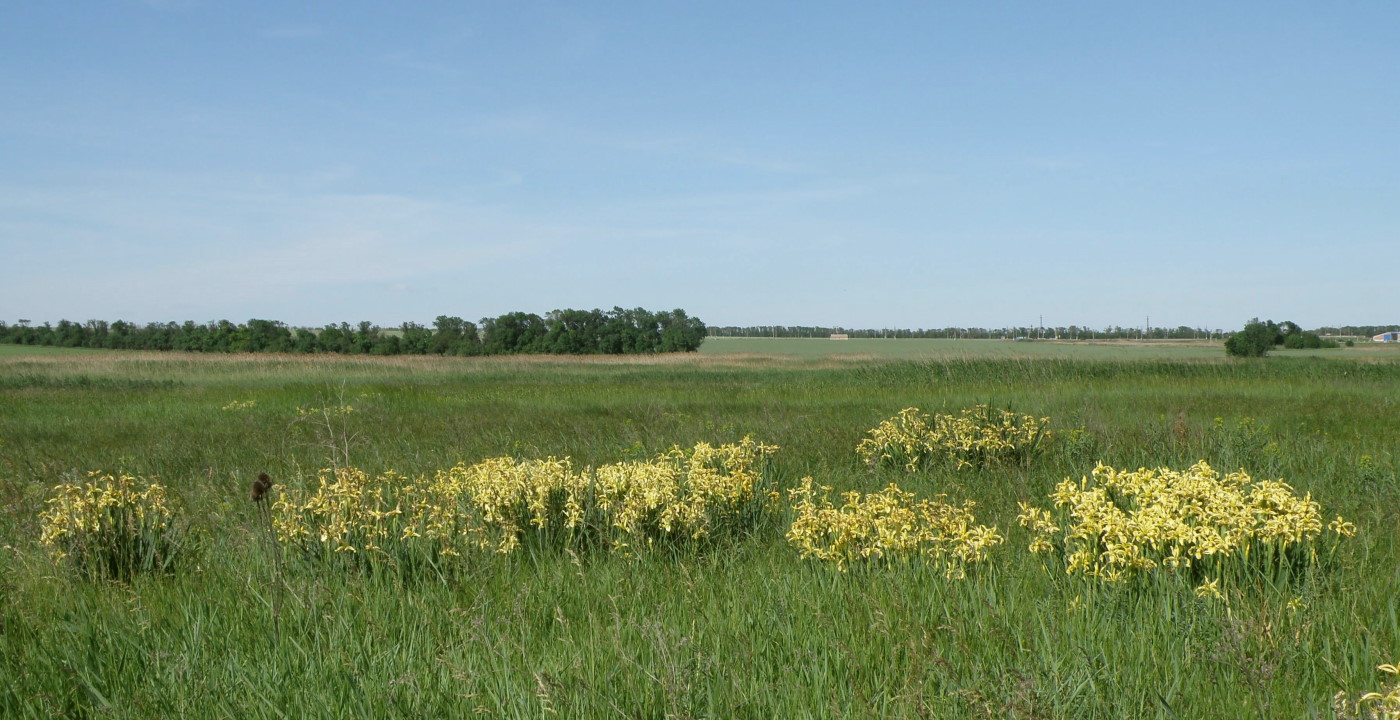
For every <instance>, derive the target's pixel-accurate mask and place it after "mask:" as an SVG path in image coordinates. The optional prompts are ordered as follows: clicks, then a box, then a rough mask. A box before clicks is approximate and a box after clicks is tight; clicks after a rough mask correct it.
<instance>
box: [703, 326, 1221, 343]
mask: <svg viewBox="0 0 1400 720" xmlns="http://www.w3.org/2000/svg"><path fill="white" fill-rule="evenodd" d="M710 335H711V336H712V337H774V338H825V337H830V336H832V335H845V336H847V337H852V338H951V339H981V340H1010V339H1015V338H1036V339H1046V340H1051V339H1056V340H1211V339H1219V338H1221V337H1223V335H1224V331H1223V330H1210V329H1206V328H1193V327H1187V326H1185V325H1182V326H1179V327H1175V328H1169V327H1147V328H1140V327H1136V328H1125V327H1119V326H1117V325H1110V326H1108V327H1104V328H1089V327H1082V326H1079V325H1061V326H1056V327H1031V326H1025V325H1022V326H1017V327H1002V328H980V327H946V328H928V329H923V328H921V329H918V330H910V329H908V328H883V329H871V328H843V327H821V326H809V325H759V326H752V327H737V326H732V325H730V326H724V327H711V328H710Z"/></svg>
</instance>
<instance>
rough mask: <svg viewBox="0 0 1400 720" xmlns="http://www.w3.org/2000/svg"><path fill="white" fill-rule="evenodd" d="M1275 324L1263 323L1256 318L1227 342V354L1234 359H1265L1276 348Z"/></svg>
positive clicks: (1276, 334)
mask: <svg viewBox="0 0 1400 720" xmlns="http://www.w3.org/2000/svg"><path fill="white" fill-rule="evenodd" d="M1271 325H1273V323H1267V324H1266V323H1262V322H1260V321H1259V318H1254V319H1253V320H1250V321H1249V322H1248V323H1246V324H1245V326H1244V329H1243V330H1241V331H1239V332H1237V333H1235V334H1234V335H1231V336H1230V337H1229V338H1227V339H1226V340H1225V354H1226V355H1231V356H1234V357H1264V355H1266V354H1267V353H1268V352H1269V350H1271V349H1273V347H1274V339H1275V338H1276V337H1277V336H1278V331H1277V329H1276V327H1270V326H1271Z"/></svg>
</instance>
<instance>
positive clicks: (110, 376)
mask: <svg viewBox="0 0 1400 720" xmlns="http://www.w3.org/2000/svg"><path fill="white" fill-rule="evenodd" d="M836 345H839V346H840V348H841V349H840V350H832V349H830V348H832V347H833V346H836ZM1389 350H1391V348H1372V347H1357V348H1343V349H1339V350H1332V351H1320V352H1317V353H1313V354H1311V355H1309V354H1306V353H1301V352H1299V353H1286V352H1279V353H1276V354H1275V355H1276V356H1275V357H1270V358H1267V359H1265V360H1263V361H1259V362H1244V361H1233V360H1227V359H1226V358H1224V357H1223V351H1222V350H1220V349H1219V346H1218V345H1217V346H1208V345H1191V344H1173V343H1160V344H1158V343H1148V344H1145V345H1129V344H1122V345H1115V344H1109V345H1094V344H1089V343H1083V344H1074V343H1014V342H999V341H920V340H870V341H859V340H850V341H827V340H748V339H734V340H729V339H724V340H719V339H711V340H709V341H707V342H706V343H705V345H704V346H703V349H702V352H701V353H699V354H698V355H690V356H684V357H681V356H664V357H655V358H629V359H621V360H619V359H606V358H590V359H572V358H485V359H482V358H466V359H452V358H436V357H412V358H409V357H402V358H392V359H371V358H363V357H346V358H342V357H325V356H253V355H228V356H199V355H182V354H155V353H135V352H130V353H116V352H101V351H67V352H65V351H53V350H48V351H43V352H32V351H28V350H25V349H22V348H13V347H8V348H7V347H0V501H2V506H3V510H0V673H3V675H4V677H5V678H6V682H4V683H0V716H4V717H36V718H37V717H46V718H47V717H118V718H145V717H168V716H173V715H183V716H186V717H190V718H200V717H441V716H447V717H465V716H476V715H481V716H484V717H511V718H515V717H531V718H538V717H552V716H558V717H570V718H595V717H619V718H662V717H676V718H700V717H715V718H734V717H752V718H773V717H794V718H801V717H831V718H839V717H870V718H877V717H878V718H886V717H937V718H989V717H996V718H1295V717H1296V718H1304V717H1321V718H1331V717H1338V715H1337V714H1336V713H1335V712H1334V706H1333V696H1334V695H1335V694H1336V693H1338V692H1346V693H1348V694H1349V697H1351V698H1353V699H1354V698H1356V697H1359V696H1360V695H1361V694H1363V693H1365V692H1370V691H1378V690H1380V691H1383V690H1384V689H1385V688H1386V687H1388V683H1390V682H1391V681H1392V678H1391V677H1390V676H1388V675H1386V674H1385V673H1383V672H1379V671H1378V670H1377V665H1379V664H1382V663H1395V662H1397V661H1400V600H1397V598H1400V544H1397V540H1400V524H1397V523H1398V522H1400V521H1397V514H1396V512H1395V508H1396V507H1400V481H1397V475H1396V458H1395V438H1396V430H1397V421H1396V414H1395V411H1396V401H1395V396H1394V392H1395V388H1396V387H1397V386H1398V385H1397V383H1400V362H1397V361H1400V356H1397V355H1395V354H1393V353H1390V352H1387V351H1389ZM979 403H985V404H989V405H991V406H993V407H998V408H1009V409H1012V410H1015V411H1017V412H1024V413H1031V414H1034V415H1036V416H1047V417H1049V418H1051V427H1052V430H1053V431H1054V432H1055V433H1056V435H1055V437H1054V438H1053V439H1052V441H1048V442H1047V443H1046V444H1045V446H1044V448H1043V452H1042V453H1041V454H1039V455H1038V456H1036V457H1035V458H1034V459H1032V460H1031V461H1030V462H1028V463H1025V464H1005V465H990V466H987V467H982V468H977V469H972V470H957V469H955V468H954V467H952V466H938V465H935V466H934V467H932V468H930V469H927V470H923V471H920V472H917V473H913V474H908V473H905V472H903V471H902V470H900V469H898V468H880V469H875V470H871V469H870V468H868V467H867V466H865V465H864V464H863V463H861V462H860V460H859V459H858V458H857V456H856V454H855V452H854V449H855V447H856V445H857V444H858V443H859V442H860V441H861V439H862V438H864V437H865V436H866V432H867V431H868V430H869V429H870V428H872V427H874V426H875V425H876V424H878V423H880V422H881V421H882V420H885V419H887V418H889V417H891V416H892V415H894V414H895V413H897V412H898V411H899V410H901V409H903V408H906V407H910V406H918V407H920V408H923V409H924V410H926V411H928V412H949V413H952V412H957V411H958V410H960V409H963V408H967V407H971V406H973V405H976V404H979ZM345 405H348V406H352V407H353V408H354V412H353V413H350V414H347V415H344V416H343V417H342V418H340V419H338V420H336V421H335V422H328V423H323V424H317V423H316V422H308V421H307V420H305V416H304V415H301V414H299V412H298V409H299V408H301V409H305V408H320V407H327V406H335V407H339V406H345ZM746 435H751V436H753V437H755V438H757V439H759V440H762V441H764V442H767V443H771V444H775V445H778V446H780V448H781V449H780V450H779V451H778V453H777V454H776V456H775V457H774V459H773V464H772V468H771V473H770V477H771V478H772V479H773V480H774V481H775V482H777V483H778V484H779V485H781V486H783V487H788V486H792V485H794V484H796V483H797V482H798V481H799V480H800V479H801V478H803V477H805V476H812V477H813V478H815V479H816V481H817V482H819V483H822V484H825V485H829V486H832V487H834V488H837V489H839V490H860V491H874V490H878V489H880V488H882V487H884V486H886V485H888V484H889V483H891V482H897V483H899V485H900V486H901V487H903V488H905V489H907V490H911V491H914V492H916V493H918V494H919V495H920V496H922V497H928V498H933V497H935V496H938V495H940V494H943V495H946V496H947V498H948V499H950V500H953V501H956V502H961V501H962V500H973V501H975V502H976V503H977V507H976V512H977V518H978V521H979V522H983V523H987V524H994V525H996V526H997V528H998V529H999V531H1000V532H1001V533H1002V534H1003V535H1004V536H1005V537H1006V539H1007V541H1006V543H1005V544H1004V545H1001V546H999V547H997V548H994V549H993V551H992V554H991V556H990V558H989V560H988V562H987V563H985V564H984V565H981V566H978V567H975V568H973V570H972V571H971V572H970V573H969V576H968V577H967V578H966V579H964V580H948V579H945V578H944V576H943V574H942V573H940V572H937V571H935V570H933V569H931V568H928V567H926V566H924V565H923V564H921V563H920V562H917V561H891V562H886V563H878V562H875V563H867V564H863V565H859V566H857V567H854V568H852V569H851V570H849V571H847V572H840V571H837V570H836V569H835V568H834V567H832V566H830V565H826V564H822V563H820V562H818V561H815V560H810V559H807V560H804V559H802V558H800V556H799V554H798V553H797V551H796V550H795V549H794V548H793V547H791V546H790V545H789V543H788V542H787V540H786V539H785V538H784V530H785V522H786V521H787V519H788V518H785V517H779V518H778V520H779V521H778V522H775V523H772V525H771V526H768V525H761V526H755V527H753V528H752V529H751V530H750V531H749V532H746V533H744V534H742V535H741V536H737V537H734V538H730V539H728V540H727V541H725V542H723V543H715V544H711V545H704V546H700V547H695V548H670V549H665V548H663V549H658V550H655V551H649V552H642V553H641V554H640V555H639V556H637V557H625V556H621V555H618V554H614V553H607V552H587V551H578V552H575V551H573V550H561V549H553V548H551V547H548V546H544V545H533V546H529V547H527V548H526V550H525V551H522V552H517V553H514V554H510V555H495V554H491V553H483V554H481V555H480V556H474V557H468V558H463V560H462V563H461V565H460V568H459V571H458V572H455V573H454V574H452V575H451V576H449V577H444V578H441V579H439V578H432V577H418V578H411V577H404V576H401V575H394V574H380V573H374V572H354V571H347V570H346V569H345V567H344V566H342V565H328V564H324V563H318V562H314V561H311V560H307V559H304V558H302V557H300V556H299V555H297V554H295V553H292V552H289V551H284V550H282V549H279V548H278V546H277V545H275V544H274V543H271V542H269V537H268V535H267V532H266V525H265V521H264V520H263V519H262V517H261V516H260V514H259V512H260V511H259V510H258V508H257V507H256V506H255V505H254V504H253V503H252V502H251V501H249V499H248V488H249V485H250V483H251V482H252V481H253V479H254V477H255V476H256V475H257V473H258V472H260V471H266V472H268V473H270V474H271V475H272V477H273V478H274V479H275V480H276V481H278V482H279V483H282V484H283V486H285V487H292V488H308V487H311V486H312V485H313V484H314V483H315V480H316V475H317V471H318V470H319V469H321V468H323V467H326V466H327V465H328V464H330V463H331V462H344V461H347V460H348V462H349V463H350V464H353V465H354V466H356V467H360V468H363V469H365V470H366V471H368V472H372V473H378V472H382V471H385V470H391V469H392V470H395V471H397V472H399V473H402V474H404V475H410V476H412V475H423V474H428V475H431V474H432V473H433V472H434V471H435V470H438V469H445V468H448V467H450V466H452V465H453V464H456V463H459V462H464V461H465V462H475V461H478V460H482V459H484V458H489V457H497V456H505V455H509V456H514V457H517V458H544V457H547V456H559V457H563V456H568V457H570V458H572V459H573V461H574V462H575V463H576V464H577V465H580V466H582V465H585V464H592V465H596V464H601V463H608V462H615V461H618V460H621V459H625V458H636V457H648V456H651V455H653V454H656V453H660V452H663V451H665V450H667V449H668V448H670V447H671V446H674V445H681V446H691V445H694V444H695V443H697V442H700V441H706V442H712V443H721V442H735V441H738V440H739V439H741V438H743V437H744V436H746ZM333 448H334V449H333ZM1201 459H1206V460H1208V461H1210V462H1211V463H1212V464H1213V465H1215V466H1216V467H1218V468H1221V469H1238V468H1241V467H1243V468H1247V469H1248V470H1249V471H1250V472H1252V473H1253V474H1254V475H1255V476H1257V477H1268V478H1283V479H1284V480H1286V481H1287V482H1289V483H1290V484H1291V485H1292V486H1293V487H1294V488H1295V489H1296V490H1297V491H1298V493H1299V494H1302V493H1311V496H1312V498H1313V499H1315V500H1317V501H1318V502H1319V503H1320V504H1321V507H1322V512H1323V514H1324V519H1325V520H1330V519H1331V518H1333V517H1334V516H1336V515H1342V516H1344V517H1345V518H1346V519H1348V520H1350V521H1352V522H1354V523H1355V524H1356V526H1357V529H1358V533H1357V535H1356V537H1354V538H1351V539H1350V540H1349V541H1346V542H1340V543H1338V544H1337V548H1336V551H1335V554H1330V553H1329V554H1327V555H1325V556H1324V557H1322V558H1320V560H1319V562H1317V563H1315V564H1309V565H1308V566H1307V567H1306V568H1305V569H1303V570H1300V571H1298V572H1296V573H1292V574H1288V575H1287V576H1285V577H1279V576H1273V575H1269V574H1267V573H1261V574H1259V575H1258V576H1257V577H1255V576H1246V577H1245V578H1243V579H1242V580H1241V581H1240V582H1238V583H1236V584H1235V585H1233V586H1231V587H1230V588H1229V589H1228V591H1227V592H1226V594H1225V597H1224V598H1223V599H1211V598H1202V597H1198V596H1197V594H1196V593H1195V592H1193V587H1194V584H1195V583H1190V582H1185V581H1178V580H1165V579H1164V580H1162V581H1160V582H1143V583H1137V584H1133V585H1130V586H1127V587H1122V586H1104V585H1102V584H1098V583H1095V582H1093V581H1088V580H1084V579H1081V578H1078V577H1069V576H1066V575H1065V573H1064V572H1063V570H1061V569H1058V568H1056V567H1054V566H1053V563H1050V564H1047V563H1046V561H1045V556H1039V555H1031V554H1029V553H1028V552H1026V544H1027V542H1028V540H1029V536H1028V534H1027V533H1026V531H1025V530H1023V529H1022V528H1020V527H1018V526H1017V523H1016V520H1015V518H1016V515H1017V512H1018V507H1017V504H1018V502H1033V503H1038V504H1041V505H1048V504H1049V503H1048V500H1047V498H1046V496H1047V493H1049V492H1050V491H1051V489H1052V488H1053V487H1054V486H1055V484H1056V483H1058V482H1060V481H1061V480H1064V479H1065V478H1076V479H1077V478H1079V477H1081V476H1083V475H1085V474H1087V473H1089V472H1090V471H1091V470H1092V469H1093V468H1094V466H1095V464H1096V463H1097V462H1099V461H1102V462H1105V463H1108V464H1110V465H1113V466H1115V467H1119V468H1137V467H1140V466H1147V467H1156V466H1170V467H1175V468H1185V467H1186V466H1189V465H1190V464H1192V463H1195V462H1196V461H1198V460H1201ZM93 470H102V471H105V472H111V473H118V472H121V473H130V474H133V475H138V476H141V477H144V478H152V479H159V481H160V482H162V483H164V484H165V485H166V486H168V488H169V491H170V494H171V496H172V502H173V503H174V504H175V505H176V506H177V507H179V508H181V509H182V511H183V513H184V516H185V517H186V518H187V519H188V522H189V526H190V527H189V531H190V536H189V539H187V540H186V553H187V554H186V558H187V560H186V562H184V563H183V564H180V565H178V566H177V568H176V569H175V570H174V571H173V572H170V573H164V574H160V573H156V574H151V573H144V574H137V575H136V576H135V577H133V578H132V579H130V580H92V579H88V578H87V577H85V576H83V575H82V574H80V573H78V572H76V571H75V570H74V569H73V568H71V567H70V566H68V565H67V564H65V563H61V562H56V561H55V560H54V559H53V558H52V557H51V554H50V553H49V552H48V550H47V548H45V547H44V546H43V545H42V544H40V542H39V536H40V522H39V515H40V513H41V512H43V511H44V509H45V508H46V499H48V498H49V497H51V496H52V493H53V488H54V486H55V485H57V484H59V483H62V482H65V481H77V480H81V479H84V478H85V477H86V473H87V472H89V471H93Z"/></svg>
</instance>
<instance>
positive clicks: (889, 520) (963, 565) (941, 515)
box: [787, 477, 1004, 578]
mask: <svg viewBox="0 0 1400 720" xmlns="http://www.w3.org/2000/svg"><path fill="white" fill-rule="evenodd" d="M788 493H789V495H790V496H791V498H792V499H793V501H794V504H793V511H794V512H795V514H796V517H795V518H794V519H793V522H792V527H791V529H789V530H788V533H787V538H788V540H789V541H790V542H791V543H792V544H793V545H796V546H797V547H798V549H800V550H801V551H802V556H803V557H815V558H818V559H821V560H828V561H832V562H835V563H836V566H837V567H838V568H840V569H841V570H845V569H846V568H847V567H848V566H850V565H852V564H854V563H856V562H859V561H863V560H873V559H881V558H887V557H889V558H892V557H898V556H906V557H907V556H920V557H922V558H924V559H926V560H928V561H930V562H931V563H933V564H935V565H937V566H938V567H940V568H941V569H942V570H943V574H944V576H946V577H949V578H962V577H963V576H964V575H965V574H966V569H967V566H968V565H969V564H971V563H976V562H980V561H981V560H982V559H983V558H985V557H986V553H987V550H988V549H989V548H991V547H993V546H996V545H999V544H1001V543H1002V542H1003V540H1004V538H1002V536H1000V535H998V534H997V531H996V528H994V527H987V526H985V525H976V524H974V523H975V522H976V519H975V518H974V517H973V514H972V508H973V507H974V505H975V504H974V503H972V502H971V501H968V502H965V503H963V505H962V506H961V507H958V506H955V505H950V504H948V503H945V502H942V501H941V500H940V501H937V502H931V501H929V500H920V501H917V502H916V501H915V496H914V494H913V493H911V492H906V491H904V490H901V489H900V488H899V486H898V485H895V484H893V483H891V484H890V486H889V487H888V488H885V490H884V491H882V492H877V493H869V494H864V495H862V494H861V493H859V492H848V493H843V494H842V495H841V498H842V499H843V500H844V503H843V504H842V505H841V506H840V507H836V506H834V505H833V504H832V502H831V498H830V494H831V488H829V487H826V486H816V485H814V484H813V482H812V478H810V477H807V478H803V479H802V483H801V484H800V485H799V486H798V487H795V488H792V489H791V490H789V491H788Z"/></svg>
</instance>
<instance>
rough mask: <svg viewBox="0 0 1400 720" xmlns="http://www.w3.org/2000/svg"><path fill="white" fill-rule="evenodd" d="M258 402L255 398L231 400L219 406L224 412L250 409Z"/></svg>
mask: <svg viewBox="0 0 1400 720" xmlns="http://www.w3.org/2000/svg"><path fill="white" fill-rule="evenodd" d="M257 404H258V401H257V400H234V401H233V402H231V403H229V404H227V405H225V406H223V407H221V408H219V409H220V410H223V411H225V412H228V411H232V410H251V409H253V408H254V407H256V406H257Z"/></svg>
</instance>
